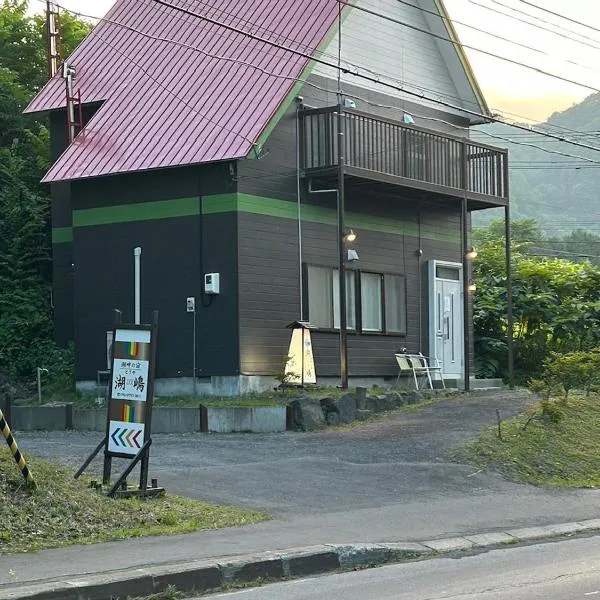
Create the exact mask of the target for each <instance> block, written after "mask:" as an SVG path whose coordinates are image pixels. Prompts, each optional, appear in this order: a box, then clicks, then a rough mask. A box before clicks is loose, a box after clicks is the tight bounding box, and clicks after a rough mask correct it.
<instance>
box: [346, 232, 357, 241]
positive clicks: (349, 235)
mask: <svg viewBox="0 0 600 600" xmlns="http://www.w3.org/2000/svg"><path fill="white" fill-rule="evenodd" d="M344 241H345V242H354V241H356V234H355V233H354V231H353V230H352V229H351V230H350V231H348V232H346V234H345V235H344Z"/></svg>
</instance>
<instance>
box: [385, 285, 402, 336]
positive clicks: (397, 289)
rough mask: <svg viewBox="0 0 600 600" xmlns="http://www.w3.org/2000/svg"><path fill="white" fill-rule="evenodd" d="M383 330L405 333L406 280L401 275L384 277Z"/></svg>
mask: <svg viewBox="0 0 600 600" xmlns="http://www.w3.org/2000/svg"><path fill="white" fill-rule="evenodd" d="M383 280H384V284H385V330H386V331H387V332H389V333H406V279H405V277H404V276H403V275H384V276H383Z"/></svg>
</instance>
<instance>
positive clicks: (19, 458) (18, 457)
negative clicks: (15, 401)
mask: <svg viewBox="0 0 600 600" xmlns="http://www.w3.org/2000/svg"><path fill="white" fill-rule="evenodd" d="M0 431H1V432H2V435H3V436H4V439H5V440H6V443H7V444H8V447H9V448H10V451H11V453H12V455H13V457H14V459H15V462H16V463H17V465H19V469H21V473H23V477H25V481H27V485H29V486H31V487H33V488H34V487H36V485H35V480H34V479H33V475H32V474H31V471H30V470H29V467H28V466H27V463H26V462H25V459H24V458H23V455H22V454H21V452H20V451H19V447H18V446H17V442H15V438H14V437H13V435H12V433H11V432H10V427H9V426H8V423H7V422H6V419H5V418H4V413H3V412H2V410H0Z"/></svg>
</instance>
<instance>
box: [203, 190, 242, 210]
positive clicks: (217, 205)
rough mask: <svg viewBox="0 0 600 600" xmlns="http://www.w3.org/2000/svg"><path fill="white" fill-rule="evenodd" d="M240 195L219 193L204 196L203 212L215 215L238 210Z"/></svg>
mask: <svg viewBox="0 0 600 600" xmlns="http://www.w3.org/2000/svg"><path fill="white" fill-rule="evenodd" d="M237 202H238V195H237V194H236V193H233V194H217V195H215V196H204V197H203V198H202V214H203V215H214V214H219V213H227V212H236V211H237V209H238V203H237Z"/></svg>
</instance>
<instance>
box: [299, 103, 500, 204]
mask: <svg viewBox="0 0 600 600" xmlns="http://www.w3.org/2000/svg"><path fill="white" fill-rule="evenodd" d="M300 114H301V138H300V139H301V142H302V143H301V148H300V151H301V165H302V172H303V174H304V176H305V177H316V176H323V177H325V176H334V175H336V174H337V171H338V135H337V133H338V118H337V117H338V107H337V106H333V107H327V108H320V109H305V110H303V111H302V112H301V113H300ZM342 117H343V119H344V127H345V135H344V139H345V153H344V156H345V161H344V172H345V174H346V176H350V177H359V178H362V179H366V180H373V181H380V182H384V183H387V184H392V185H398V186H403V187H406V188H411V189H417V190H423V191H425V192H430V193H432V194H441V195H443V196H452V197H459V198H463V197H466V198H467V200H469V208H491V207H495V206H506V205H507V204H508V152H507V151H506V150H503V149H500V148H494V147H493V146H487V145H485V144H479V143H476V142H473V141H471V140H469V139H468V138H460V137H454V136H450V135H444V134H442V133H439V132H436V131H433V130H429V129H424V128H422V127H416V126H414V125H408V124H405V123H400V122H397V121H391V120H388V119H382V118H379V117H374V116H371V115H368V114H365V113H361V112H358V111H355V110H348V109H343V112H342Z"/></svg>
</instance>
